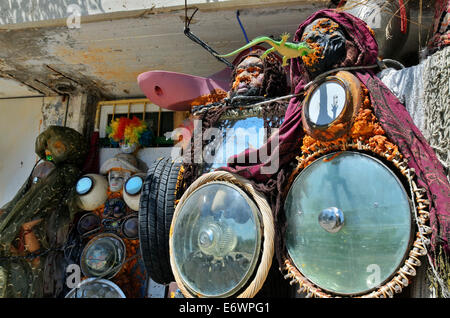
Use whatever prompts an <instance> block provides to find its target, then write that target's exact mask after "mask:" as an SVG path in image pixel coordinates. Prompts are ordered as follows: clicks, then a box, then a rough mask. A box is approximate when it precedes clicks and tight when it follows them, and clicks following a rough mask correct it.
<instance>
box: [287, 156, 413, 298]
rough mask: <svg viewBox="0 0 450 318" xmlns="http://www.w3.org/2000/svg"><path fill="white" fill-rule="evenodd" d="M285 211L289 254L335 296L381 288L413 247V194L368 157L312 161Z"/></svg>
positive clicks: (293, 189) (294, 187) (298, 179)
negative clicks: (410, 194)
mask: <svg viewBox="0 0 450 318" xmlns="http://www.w3.org/2000/svg"><path fill="white" fill-rule="evenodd" d="M333 156H335V157H333ZM284 210H285V213H286V234H285V242H286V248H287V251H288V254H289V256H290V257H291V259H292V261H293V262H294V264H295V266H296V268H297V269H298V270H299V271H300V272H301V273H302V275H303V276H305V277H306V278H307V279H309V280H310V281H311V282H312V283H314V284H315V285H317V286H318V287H320V288H322V289H323V290H326V291H329V292H332V293H336V294H340V295H357V294H361V293H364V292H367V291H370V290H372V289H374V288H376V287H377V286H380V285H381V284H383V283H384V282H386V281H387V280H388V279H389V278H390V277H391V276H392V275H393V274H395V273H396V271H397V270H398V268H399V266H400V265H401V263H402V261H403V260H404V258H405V255H406V253H407V250H408V248H409V245H410V239H411V235H412V222H411V208H410V202H409V198H408V195H407V193H406V191H405V189H404V188H403V185H402V183H401V182H400V180H399V179H398V178H397V176H396V175H395V174H394V173H393V172H392V171H391V170H390V169H389V168H388V167H387V166H386V165H385V164H384V163H382V162H381V161H380V160H378V159H375V158H373V157H371V156H369V155H366V154H362V153H358V152H352V151H344V152H342V153H340V154H338V155H337V156H336V153H332V154H328V155H325V156H323V157H321V158H319V159H317V160H316V161H314V162H313V163H311V164H310V165H309V166H307V167H306V168H305V169H304V170H302V171H301V172H300V174H299V175H298V176H297V177H296V179H295V180H294V182H293V183H292V186H291V188H290V190H289V192H288V195H287V197H286V200H285V205H284Z"/></svg>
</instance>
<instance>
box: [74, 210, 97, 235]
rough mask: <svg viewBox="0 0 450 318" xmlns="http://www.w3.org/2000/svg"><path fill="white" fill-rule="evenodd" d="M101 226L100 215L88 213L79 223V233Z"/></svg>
mask: <svg viewBox="0 0 450 318" xmlns="http://www.w3.org/2000/svg"><path fill="white" fill-rule="evenodd" d="M99 227H100V217H99V216H98V215H97V214H95V213H86V214H84V215H83V216H82V217H81V218H80V219H79V220H78V224H77V230H78V234H80V235H83V234H85V233H87V232H90V231H93V230H95V229H96V228H99Z"/></svg>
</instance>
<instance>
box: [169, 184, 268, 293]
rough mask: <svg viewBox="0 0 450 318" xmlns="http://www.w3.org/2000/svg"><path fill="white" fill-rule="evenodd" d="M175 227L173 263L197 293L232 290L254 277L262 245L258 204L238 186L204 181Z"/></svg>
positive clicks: (193, 291)
mask: <svg viewBox="0 0 450 318" xmlns="http://www.w3.org/2000/svg"><path fill="white" fill-rule="evenodd" d="M172 229H173V235H172V244H171V251H172V252H171V253H173V254H174V264H172V267H175V268H176V270H177V272H178V273H180V277H181V279H182V281H183V284H184V285H185V286H186V287H187V288H188V289H189V290H190V291H191V292H192V293H193V294H194V295H197V296H199V297H227V296H231V295H233V294H235V293H236V292H238V291H239V290H240V289H241V288H242V287H243V286H244V285H245V284H246V282H247V281H248V280H249V278H250V277H251V275H252V273H253V271H254V269H255V266H256V263H257V260H258V257H259V254H260V249H261V246H260V245H261V235H262V233H261V226H260V220H259V210H258V208H257V206H256V204H255V203H254V202H253V201H252V200H251V199H250V198H249V196H248V195H247V194H246V193H245V192H244V191H242V190H241V189H240V188H239V187H237V186H235V185H234V184H231V183H227V182H222V181H213V182H209V183H207V184H205V185H202V186H200V187H199V188H198V189H197V190H195V191H194V192H193V193H192V194H191V195H190V196H189V197H187V198H186V200H185V201H184V204H183V206H182V207H181V208H180V210H179V213H177V217H176V218H174V220H173V223H172Z"/></svg>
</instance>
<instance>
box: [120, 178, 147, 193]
mask: <svg viewBox="0 0 450 318" xmlns="http://www.w3.org/2000/svg"><path fill="white" fill-rule="evenodd" d="M143 184H144V179H143V178H142V177H141V176H139V175H134V176H132V177H130V178H128V180H127V182H125V185H124V189H125V192H126V193H127V194H129V195H136V194H138V193H140V192H141V190H142V185H143Z"/></svg>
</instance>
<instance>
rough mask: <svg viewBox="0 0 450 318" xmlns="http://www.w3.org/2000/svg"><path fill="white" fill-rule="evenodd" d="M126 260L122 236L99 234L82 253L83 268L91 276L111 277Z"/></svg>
mask: <svg viewBox="0 0 450 318" xmlns="http://www.w3.org/2000/svg"><path fill="white" fill-rule="evenodd" d="M124 260H125V244H124V243H123V241H122V239H120V237H118V236H116V235H114V234H111V233H105V234H99V235H97V236H96V237H94V238H93V239H92V240H90V241H89V242H88V243H87V245H86V247H85V248H84V249H83V252H82V254H81V261H80V263H81V270H82V271H83V273H84V274H85V275H86V276H89V277H102V278H111V277H113V276H114V275H115V274H117V273H118V272H119V270H120V268H121V266H122V264H123V262H124Z"/></svg>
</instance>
